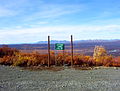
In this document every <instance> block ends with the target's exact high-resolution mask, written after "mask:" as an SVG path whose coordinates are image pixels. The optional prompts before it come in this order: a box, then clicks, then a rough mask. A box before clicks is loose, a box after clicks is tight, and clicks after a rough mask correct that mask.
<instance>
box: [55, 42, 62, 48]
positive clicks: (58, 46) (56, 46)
mask: <svg viewBox="0 0 120 91" xmlns="http://www.w3.org/2000/svg"><path fill="white" fill-rule="evenodd" d="M55 50H64V44H63V43H56V44H55Z"/></svg>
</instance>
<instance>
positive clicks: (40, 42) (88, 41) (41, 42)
mask: <svg viewBox="0 0 120 91" xmlns="http://www.w3.org/2000/svg"><path fill="white" fill-rule="evenodd" d="M117 41H120V39H112V40H97V39H96V40H75V41H74V43H99V42H117ZM47 43H48V41H39V42H37V43H35V44H47ZM50 43H51V44H55V43H65V44H67V43H70V41H67V40H51V41H50Z"/></svg>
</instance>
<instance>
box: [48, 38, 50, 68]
mask: <svg viewBox="0 0 120 91" xmlns="http://www.w3.org/2000/svg"><path fill="white" fill-rule="evenodd" d="M48 67H50V36H48Z"/></svg>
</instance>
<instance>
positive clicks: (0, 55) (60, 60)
mask: <svg viewBox="0 0 120 91" xmlns="http://www.w3.org/2000/svg"><path fill="white" fill-rule="evenodd" d="M47 62H48V55H47V54H42V53H38V52H35V51H34V52H32V53H23V52H20V51H19V50H17V49H14V48H9V47H7V46H4V47H1V48H0V64H1V65H10V66H20V67H32V66H47ZM63 64H64V65H68V66H70V65H71V55H70V53H64V55H63V54H62V53H58V54H57V55H56V56H55V53H54V52H53V51H51V61H50V65H51V66H52V65H58V66H62V65H63ZM73 64H74V66H80V67H93V66H107V67H109V66H110V67H120V56H118V57H114V56H112V55H108V54H107V51H106V50H105V48H104V47H103V46H95V48H94V54H93V56H87V55H84V54H76V55H74V57H73Z"/></svg>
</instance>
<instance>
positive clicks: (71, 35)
mask: <svg viewBox="0 0 120 91" xmlns="http://www.w3.org/2000/svg"><path fill="white" fill-rule="evenodd" d="M71 66H73V36H72V35H71Z"/></svg>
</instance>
